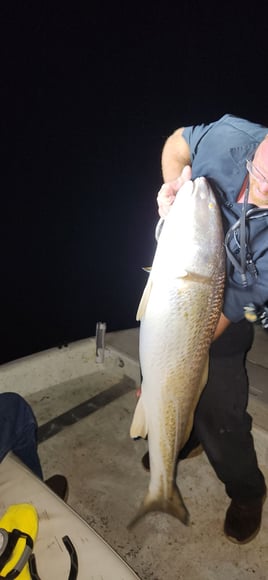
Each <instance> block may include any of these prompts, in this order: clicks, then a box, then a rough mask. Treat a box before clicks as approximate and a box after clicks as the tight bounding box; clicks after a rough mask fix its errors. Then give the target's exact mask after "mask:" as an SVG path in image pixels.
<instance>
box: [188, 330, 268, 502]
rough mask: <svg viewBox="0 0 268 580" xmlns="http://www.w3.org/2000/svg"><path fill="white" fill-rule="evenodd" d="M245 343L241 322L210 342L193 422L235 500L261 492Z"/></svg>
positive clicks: (248, 336) (249, 340)
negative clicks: (204, 381)
mask: <svg viewBox="0 0 268 580" xmlns="http://www.w3.org/2000/svg"><path fill="white" fill-rule="evenodd" d="M245 322H246V321H245ZM251 343H252V327H251V325H249V323H244V321H243V323H238V324H236V325H231V327H230V329H227V330H226V331H225V333H224V334H223V335H222V337H220V338H219V339H218V341H216V342H215V343H214V344H213V346H212V348H211V352H210V366H209V376H208V382H207V385H206V387H205V389H204V391H203V393H202V395H201V397H200V400H199V403H198V405H197V408H196V412H195V421H194V436H195V437H196V440H199V441H200V443H201V444H202V446H203V448H204V450H205V452H206V454H207V456H208V459H209V461H210V462H211V464H212V466H213V468H214V469H215V471H216V473H217V475H218V477H219V479H221V481H222V482H223V483H224V484H225V487H226V492H227V494H228V495H229V497H231V498H234V499H239V500H241V499H242V500H243V499H246V498H255V497H258V496H262V495H263V493H264V490H265V484H264V478H263V475H262V473H261V472H260V470H259V468H258V463H257V458H256V453H255V449H254V443H253V438H252V435H251V424H252V419H251V417H250V415H249V414H248V413H247V404H248V377H247V372H246V368H245V356H246V355H245V353H246V352H247V350H248V349H249V348H250V346H251ZM239 351H240V352H239Z"/></svg>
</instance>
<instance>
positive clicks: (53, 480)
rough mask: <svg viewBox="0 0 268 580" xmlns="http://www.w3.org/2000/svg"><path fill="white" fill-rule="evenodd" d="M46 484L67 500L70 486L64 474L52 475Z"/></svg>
mask: <svg viewBox="0 0 268 580" xmlns="http://www.w3.org/2000/svg"><path fill="white" fill-rule="evenodd" d="M45 484H46V485H47V486H48V487H49V489H51V490H52V491H54V493H55V494H56V495H57V496H58V497H60V498H61V499H62V500H63V501H67V499H68V492H69V486H68V481H67V479H66V477H64V475H52V477H49V479H47V480H46V481H45Z"/></svg>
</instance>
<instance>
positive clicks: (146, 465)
mask: <svg viewBox="0 0 268 580" xmlns="http://www.w3.org/2000/svg"><path fill="white" fill-rule="evenodd" d="M202 452H203V447H202V445H200V444H199V445H198V446H197V447H195V448H194V449H192V450H191V451H189V452H188V453H184V454H183V456H182V457H181V455H179V461H181V460H183V459H190V458H191V457H196V456H197V455H200V453H202ZM141 462H142V465H143V467H144V469H145V471H150V458H149V451H146V453H145V454H144V456H143V457H142V459H141Z"/></svg>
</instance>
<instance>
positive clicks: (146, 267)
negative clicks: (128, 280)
mask: <svg viewBox="0 0 268 580" xmlns="http://www.w3.org/2000/svg"><path fill="white" fill-rule="evenodd" d="M151 269H152V266H142V270H143V271H144V272H148V274H150V272H151Z"/></svg>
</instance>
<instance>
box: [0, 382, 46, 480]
mask: <svg viewBox="0 0 268 580" xmlns="http://www.w3.org/2000/svg"><path fill="white" fill-rule="evenodd" d="M9 451H13V453H14V454H15V455H17V457H19V459H20V460H21V461H22V462H23V463H24V464H25V465H26V466H27V467H29V469H31V471H33V472H34V473H35V475H37V477H40V478H41V479H43V475H42V469H41V465H40V461H39V457H38V453H37V423H36V419H35V416H34V414H33V411H32V409H31V407H30V405H28V403H27V402H26V401H25V400H24V399H23V397H21V396H20V395H18V394H17V393H0V462H1V461H2V460H3V459H4V457H5V456H6V455H7V453H8V452H9Z"/></svg>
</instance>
